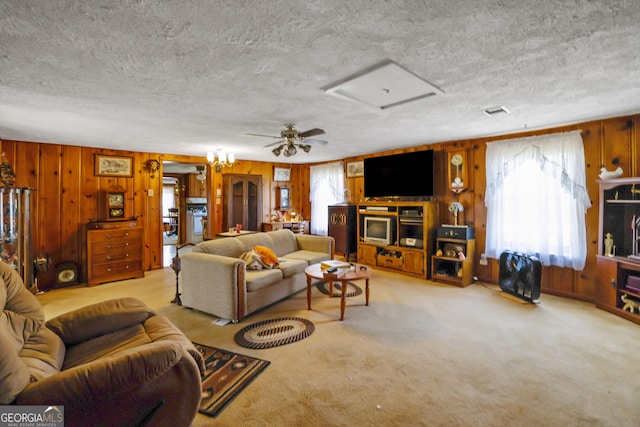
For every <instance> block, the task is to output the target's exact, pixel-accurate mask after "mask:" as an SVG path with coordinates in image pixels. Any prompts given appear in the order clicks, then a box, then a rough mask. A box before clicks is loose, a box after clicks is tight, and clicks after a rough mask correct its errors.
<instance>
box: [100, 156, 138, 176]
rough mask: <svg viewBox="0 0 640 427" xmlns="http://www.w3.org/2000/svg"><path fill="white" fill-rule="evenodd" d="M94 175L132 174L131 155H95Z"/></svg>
mask: <svg viewBox="0 0 640 427" xmlns="http://www.w3.org/2000/svg"><path fill="white" fill-rule="evenodd" d="M94 174H95V175H96V176H120V177H131V176H133V157H126V156H105V155H102V154H96V155H95V172H94Z"/></svg>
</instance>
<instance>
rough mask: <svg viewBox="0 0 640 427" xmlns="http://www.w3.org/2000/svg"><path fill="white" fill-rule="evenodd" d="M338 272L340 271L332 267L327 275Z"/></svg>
mask: <svg viewBox="0 0 640 427" xmlns="http://www.w3.org/2000/svg"><path fill="white" fill-rule="evenodd" d="M336 271H338V269H337V268H336V267H331V268H330V269H328V270H327V273H335V272H336Z"/></svg>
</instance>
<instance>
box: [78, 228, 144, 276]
mask: <svg viewBox="0 0 640 427" xmlns="http://www.w3.org/2000/svg"><path fill="white" fill-rule="evenodd" d="M143 238H144V229H143V228H142V227H139V226H138V224H137V222H136V221H109V222H91V223H89V224H88V225H87V282H88V284H89V285H96V284H99V283H105V282H113V281H115V280H124V279H133V278H138V277H144V270H143V268H142V253H143V252H142V250H143Z"/></svg>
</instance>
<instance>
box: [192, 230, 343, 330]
mask: <svg viewBox="0 0 640 427" xmlns="http://www.w3.org/2000/svg"><path fill="white" fill-rule="evenodd" d="M334 245H335V242H334V239H333V237H328V236H315V235H309V234H294V233H293V232H292V231H291V230H287V229H282V230H275V231H268V232H261V233H255V234H245V235H240V236H237V237H228V238H221V239H213V240H207V241H204V242H200V243H198V244H197V245H196V246H195V247H194V248H193V249H192V251H191V252H189V253H186V254H184V255H182V256H181V275H182V305H184V306H186V307H190V308H194V309H196V310H200V311H203V312H205V313H209V314H212V315H214V316H217V317H220V318H223V319H228V320H231V321H233V322H238V321H239V320H240V319H242V318H244V317H245V316H247V315H248V314H250V313H253V312H255V311H257V310H259V309H261V308H264V307H266V306H268V305H270V304H273V303H274V302H276V301H279V300H281V299H283V298H286V297H287V296H289V295H291V294H294V293H296V292H298V291H300V290H302V289H304V288H305V287H306V283H307V281H306V276H305V274H304V269H305V268H306V267H307V266H309V265H311V264H315V263H318V262H321V261H325V260H329V259H333V251H334ZM256 246H260V247H263V248H264V247H266V248H269V249H270V250H271V251H273V253H274V254H275V256H276V257H277V260H278V262H279V265H277V266H276V267H273V268H261V269H258V270H251V269H247V263H246V262H245V261H244V260H243V259H242V258H245V259H246V256H245V255H246V254H247V253H248V252H250V251H252V250H253V249H254V248H255V247H256Z"/></svg>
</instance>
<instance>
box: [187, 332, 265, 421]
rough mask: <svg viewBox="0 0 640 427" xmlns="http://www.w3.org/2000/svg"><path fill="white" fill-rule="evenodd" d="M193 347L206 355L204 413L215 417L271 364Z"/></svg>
mask: <svg viewBox="0 0 640 427" xmlns="http://www.w3.org/2000/svg"><path fill="white" fill-rule="evenodd" d="M193 344H194V345H195V346H196V348H197V349H198V350H199V351H200V353H201V354H202V357H203V358H204V363H205V368H206V370H205V373H204V379H203V381H202V401H201V402H200V412H202V413H204V414H207V415H209V416H213V417H215V416H216V415H218V413H219V412H220V411H221V410H222V409H223V408H224V407H225V406H226V405H227V404H229V403H230V402H231V400H233V398H235V397H236V396H237V395H238V394H239V393H240V392H241V391H242V390H244V388H245V387H246V386H247V385H249V383H251V381H253V380H254V379H255V378H256V376H257V375H259V374H260V373H261V372H262V371H263V370H264V369H265V368H266V367H267V366H269V363H270V362H267V361H266V360H261V359H256V358H254V357H250V356H245V355H243V354H238V353H234V352H232V351H227V350H222V349H219V348H215V347H208V346H206V345H202V344H197V343H193Z"/></svg>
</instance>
